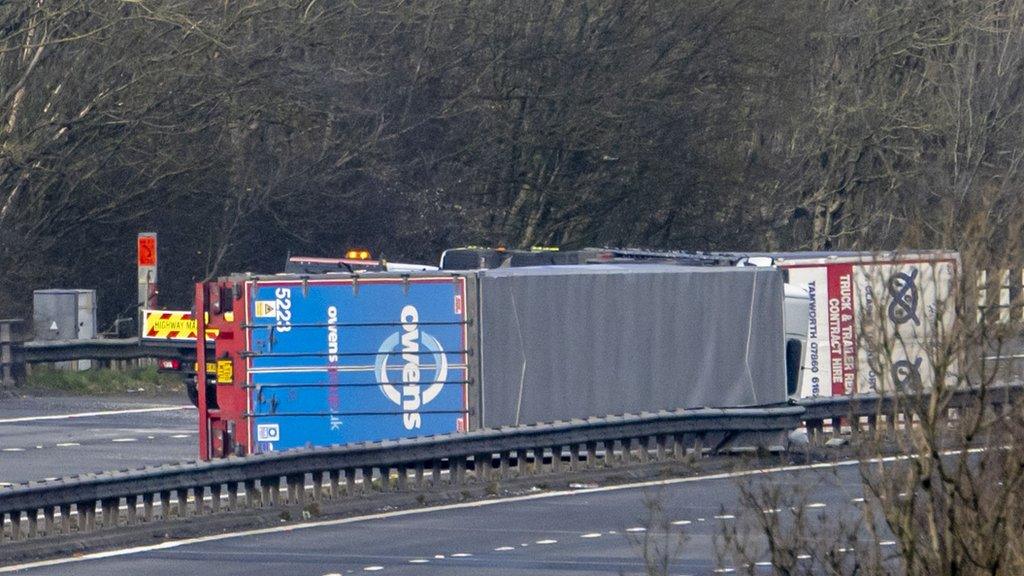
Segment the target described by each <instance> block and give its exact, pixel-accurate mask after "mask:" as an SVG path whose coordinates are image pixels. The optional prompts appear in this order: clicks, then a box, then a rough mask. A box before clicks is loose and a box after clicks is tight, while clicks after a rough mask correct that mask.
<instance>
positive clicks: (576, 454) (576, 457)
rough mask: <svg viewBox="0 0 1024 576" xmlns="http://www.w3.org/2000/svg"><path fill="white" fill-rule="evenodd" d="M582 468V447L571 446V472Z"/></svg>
mask: <svg viewBox="0 0 1024 576" xmlns="http://www.w3.org/2000/svg"><path fill="white" fill-rule="evenodd" d="M579 468H580V445H579V444H572V445H570V446H569V470H572V471H576V470H579Z"/></svg>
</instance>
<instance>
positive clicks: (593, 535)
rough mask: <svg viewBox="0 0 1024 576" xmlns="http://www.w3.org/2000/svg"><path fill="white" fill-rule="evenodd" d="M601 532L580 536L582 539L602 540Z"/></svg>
mask: <svg viewBox="0 0 1024 576" xmlns="http://www.w3.org/2000/svg"><path fill="white" fill-rule="evenodd" d="M600 537H601V533H600V532H589V533H587V534H580V538H600Z"/></svg>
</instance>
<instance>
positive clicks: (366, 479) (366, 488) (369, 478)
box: [363, 466, 373, 493]
mask: <svg viewBox="0 0 1024 576" xmlns="http://www.w3.org/2000/svg"><path fill="white" fill-rule="evenodd" d="M372 491H373V466H366V467H364V468H363V492H364V493H370V492H372Z"/></svg>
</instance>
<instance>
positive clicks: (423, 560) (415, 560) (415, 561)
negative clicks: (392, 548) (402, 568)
mask: <svg viewBox="0 0 1024 576" xmlns="http://www.w3.org/2000/svg"><path fill="white" fill-rule="evenodd" d="M428 562H430V560H427V559H426V558H413V559H412V560H409V564H426V563H428Z"/></svg>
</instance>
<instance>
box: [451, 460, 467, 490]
mask: <svg viewBox="0 0 1024 576" xmlns="http://www.w3.org/2000/svg"><path fill="white" fill-rule="evenodd" d="M449 462H451V470H450V471H449V474H450V480H451V483H452V485H454V486H462V485H463V484H464V483H465V481H466V457H465V456H456V457H454V458H452V459H450V460H449Z"/></svg>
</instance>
